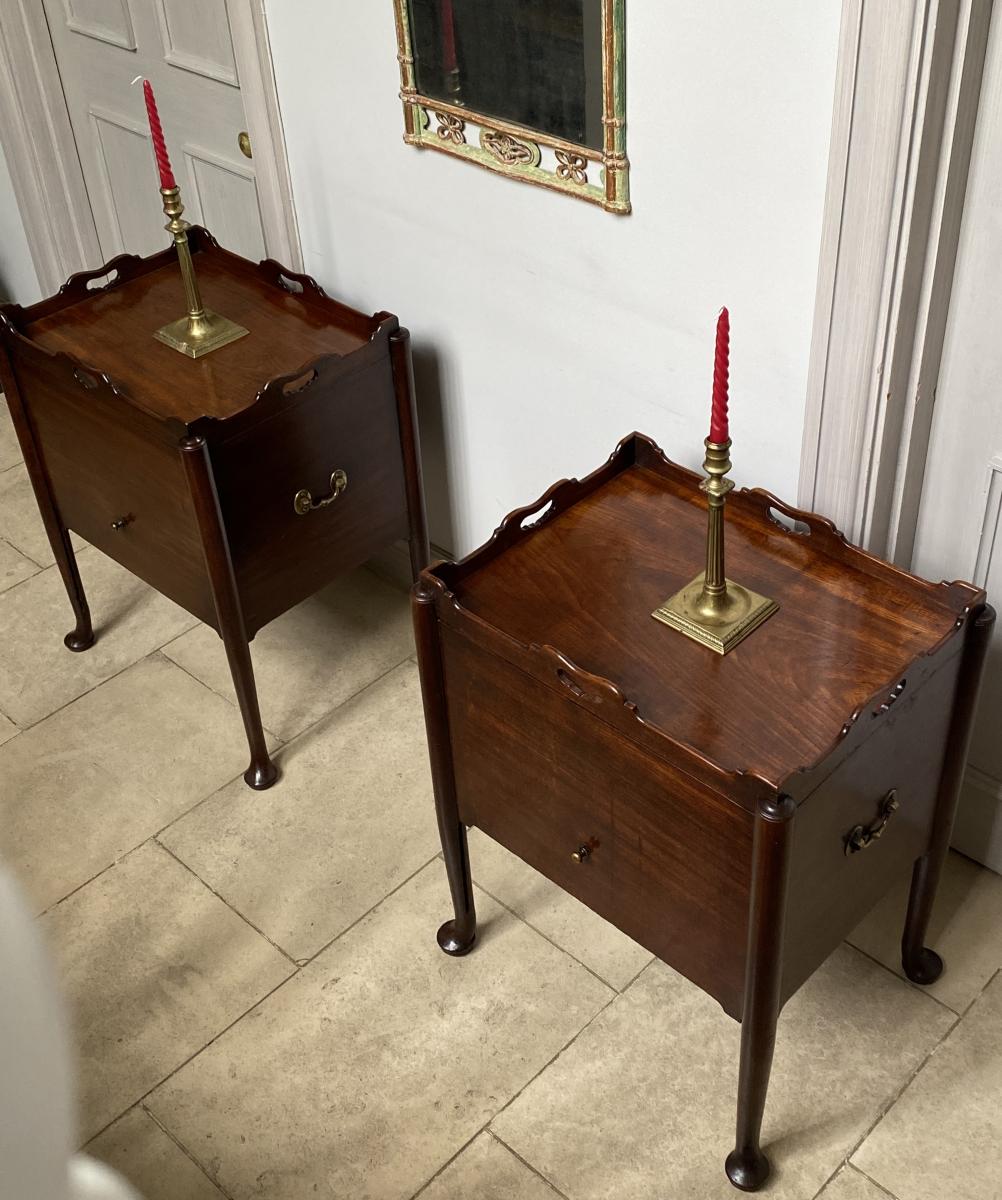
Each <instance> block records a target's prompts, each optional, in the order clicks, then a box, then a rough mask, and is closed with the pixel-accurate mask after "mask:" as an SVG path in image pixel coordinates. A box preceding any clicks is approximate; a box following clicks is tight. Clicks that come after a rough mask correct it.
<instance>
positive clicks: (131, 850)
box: [0, 650, 263, 936]
mask: <svg viewBox="0 0 1002 1200" xmlns="http://www.w3.org/2000/svg"><path fill="white" fill-rule="evenodd" d="M157 653H158V651H156V650H154V651H153V654H157ZM153 654H150V655H147V657H148V658H152V657H153ZM140 661H141V662H145V661H146V659H141V660H140ZM133 665H138V664H133ZM11 740H12V741H13V739H11ZM5 744H6V743H5ZM0 753H2V747H0ZM242 778H243V775H242V773H238V774H236V775H234V776H233V777H232V778H231V779H227V780H224V782H223V783H221V784H220V785H219V787H218V788H216V789H215V791H212V792H209V793H208V794H207V795H205V796H202V797H201V798H200V799H198V800H196V801H195V803H194V804H192V805H191V807H190V808H186V809H185V810H184V812H182V813H178V815H177V816H176V817H174V818H173V820H171V821H168V823H167V824H166V825H164V826H162V827H161V828H160V829H158V830H157V831H156V832H155V833H152V834H147V835H146V837H144V838H143V840H142V841H141V842H137V843H136V844H135V845H134V846H130V847H129V848H128V850H123V851H122V853H121V854H119V855H117V856H116V857H115V858H114V859H113V860H112V861H111V862H110V863H107V864H106V865H105V866H103V867H102V868H101V869H100V871H97V872H96V873H95V874H94V875H92V876H91V877H90V878H89V879H85V880H84V882H83V883H80V884H77V886H76V887H74V888H72V889H71V890H70V891H68V892H67V893H66V895H65V896H60V898H59V899H58V900H54V901H53V902H52V903H51V904H50V905H49V906H48V908H44V909H42V911H41V912H40V913H37V914H36V918H40V917H44V916H45V915H46V913H50V912H51V911H52V910H53V909H54V908H57V907H58V906H59V905H60V904H62V903H63V901H64V900H68V899H69V898H70V897H71V896H74V895H76V893H77V892H79V891H80V890H81V889H82V888H85V887H86V886H87V885H88V884H89V883H93V882H94V880H95V879H99V878H100V877H101V876H102V875H104V874H105V872H106V871H110V870H111V868H112V867H117V866H118V864H119V863H120V862H122V860H123V859H126V858H128V857H129V855H130V854H134V853H135V852H136V851H137V850H138V849H139V848H140V847H141V846H145V845H146V843H147V842H156V843H157V845H160V840H159V839H160V835H161V834H162V833H165V832H166V831H167V830H168V829H170V828H171V826H172V825H176V824H177V822H178V821H180V820H182V819H183V818H184V817H186V816H188V814H189V813H192V812H194V811H195V809H196V808H200V807H201V806H202V805H203V804H205V803H206V801H207V800H211V799H212V797H213V796H215V795H217V794H218V793H219V792H221V791H222V790H223V788H227V787H230V785H231V784H232V783H233V782H234V780H237V779H242ZM163 849H164V850H167V852H168V854H170V853H172V851H170V850H169V849H168V847H166V846H164V847H163ZM174 857H177V856H176V855H175V856H174ZM182 865H183V866H187V863H183V864H182ZM201 882H204V880H202V881H201ZM224 903H225V902H224ZM240 915H241V916H242V915H243V914H240ZM248 924H250V922H248ZM262 936H263V935H262Z"/></svg>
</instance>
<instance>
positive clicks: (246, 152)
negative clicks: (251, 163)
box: [237, 129, 254, 158]
mask: <svg viewBox="0 0 1002 1200" xmlns="http://www.w3.org/2000/svg"><path fill="white" fill-rule="evenodd" d="M237 145H238V146H239V147H240V153H241V154H242V155H243V156H244V158H253V157H254V152H253V150H251V140H250V134H249V133H248V132H247V130H246V129H245V130H244V131H243V132H242V133H241V134H240V136H239V137H238V138H237Z"/></svg>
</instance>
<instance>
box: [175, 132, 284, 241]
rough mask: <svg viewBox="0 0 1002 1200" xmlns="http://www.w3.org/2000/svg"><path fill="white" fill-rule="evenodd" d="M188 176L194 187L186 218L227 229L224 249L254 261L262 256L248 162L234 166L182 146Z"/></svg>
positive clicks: (190, 147)
mask: <svg viewBox="0 0 1002 1200" xmlns="http://www.w3.org/2000/svg"><path fill="white" fill-rule="evenodd" d="M184 156H185V160H186V162H187V166H188V170H187V174H188V177H189V178H190V179H191V180H192V182H193V184H194V187H193V188H192V190H191V191H190V192H189V193H188V195H189V197H190V204H189V217H190V219H191V220H192V221H197V222H198V224H199V225H205V226H206V228H208V229H221V228H222V226H223V225H224V224H227V225H228V227H229V230H230V233H229V236H228V242H227V245H228V248H229V249H230V250H235V251H236V253H237V254H242V255H243V256H244V257H245V258H250V259H253V260H254V261H255V262H256V261H258V260H259V259H262V258H264V257H265V247H264V236H263V234H262V232H261V216H260V213H259V211H258V206H257V188H256V187H255V185H254V171H253V169H252V168H251V165H250V163H249V162H247V160H246V159H244V162H245V163H247V165H246V166H237V165H236V164H235V163H232V162H227V161H226V160H225V159H221V158H217V157H216V155H214V154H210V153H209V152H208V150H203V149H202V148H201V147H198V146H185V148H184Z"/></svg>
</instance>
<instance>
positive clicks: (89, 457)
mask: <svg viewBox="0 0 1002 1200" xmlns="http://www.w3.org/2000/svg"><path fill="white" fill-rule="evenodd" d="M19 351H20V346H17V347H15V350H14V356H15V368H16V369H18V370H28V373H29V378H30V385H29V395H30V397H31V415H32V422H33V425H34V428H35V429H36V430H37V433H38V437H39V440H40V442H41V444H42V446H43V447H44V451H45V459H46V463H47V465H48V470H49V473H50V476H51V479H52V487H53V492H54V494H55V498H56V503H57V504H58V507H59V512H60V515H61V518H62V520H63V522H64V523H65V525H66V526H67V527H68V528H69V529H72V530H74V531H75V532H76V533H79V534H80V536H81V537H83V538H85V539H86V540H87V541H88V542H90V543H91V545H93V546H97V548H98V549H99V550H103V551H104V552H105V553H106V554H109V555H110V556H111V557H112V558H114V559H115V560H116V561H117V562H120V563H121V564H122V566H124V567H126V568H128V570H130V571H131V572H132V573H133V574H134V575H138V576H139V578H140V579H142V580H144V581H145V582H146V583H148V584H150V586H151V587H154V588H156V589H157V590H158V591H160V592H162V593H163V594H164V595H165V596H169V597H170V599H171V600H173V601H175V603H177V604H180V605H181V606H182V607H183V608H185V609H187V610H188V612H190V613H193V614H194V615H195V616H197V617H198V618H199V619H200V620H202V621H205V622H206V623H207V624H209V625H212V626H213V627H216V628H218V626H217V623H216V610H215V606H214V605H213V602H212V592H211V589H210V587H209V581H208V579H207V577H206V572H205V562H204V558H203V555H202V541H201V532H200V530H199V527H198V523H197V521H196V519H195V511H194V508H193V505H192V500H191V495H190V492H189V488H188V482H187V479H186V478H185V473H184V469H183V467H182V464H181V459H180V457H179V455H178V452H177V447H176V446H172V445H171V444H170V443H169V442H167V441H165V440H162V439H160V438H154V439H151V438H149V437H148V436H147V431H146V429H145V428H144V427H143V425H142V424H137V423H135V422H132V421H124V420H122V415H121V414H122V407H121V402H120V400H119V399H118V398H117V397H116V396H115V394H114V391H113V389H112V387H111V385H110V384H109V383H108V381H107V380H106V379H104V378H103V377H101V376H95V375H90V374H88V373H86V372H81V371H79V370H77V369H76V368H74V366H73V364H72V362H71V360H70V359H68V358H66V357H63V356H60V357H58V358H54V359H50V358H48V357H40V358H37V359H34V360H32V362H31V366H30V369H29V368H28V364H27V362H26V361H25V358H24V357H22V356H21V355H20V353H19ZM82 464H85V469H81V465H82Z"/></svg>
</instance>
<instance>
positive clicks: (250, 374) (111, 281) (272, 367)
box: [0, 229, 428, 788]
mask: <svg viewBox="0 0 1002 1200" xmlns="http://www.w3.org/2000/svg"><path fill="white" fill-rule="evenodd" d="M190 241H191V245H192V251H193V254H194V261H195V267H196V270H197V272H198V277H199V282H200V284H201V287H202V291H203V295H204V298H205V302H206V305H207V306H208V307H211V308H213V309H215V310H216V311H217V312H220V313H223V314H225V315H226V316H227V317H229V318H230V319H231V320H234V321H236V322H238V323H239V324H241V325H243V326H245V327H246V328H247V329H248V330H249V336H247V337H244V338H242V339H241V340H240V341H238V342H234V343H232V344H231V345H229V346H226V347H224V348H223V349H220V350H217V351H215V352H213V353H212V354H209V355H207V356H206V357H204V358H201V359H198V360H192V359H189V358H187V357H185V356H183V355H181V354H178V353H177V352H176V351H174V350H172V349H170V348H168V347H167V346H165V345H162V344H161V343H160V342H159V341H157V340H155V338H154V336H153V335H154V333H155V332H156V330H157V329H159V328H160V327H161V326H163V325H165V324H166V323H167V322H168V321H171V320H173V319H175V318H177V317H178V316H179V315H181V314H182V313H183V309H184V298H183V297H184V294H183V291H182V285H181V277H180V273H179V271H178V267H177V256H176V253H175V251H174V249H173V248H171V249H169V250H166V251H164V252H162V253H160V254H156V255H153V256H152V257H149V258H137V257H135V256H129V255H123V256H122V257H120V258H116V259H115V260H114V261H112V262H110V263H108V264H107V265H106V266H104V267H101V268H99V269H98V270H97V271H94V272H90V273H87V274H82V275H76V276H74V277H73V278H72V279H71V280H70V281H69V282H68V283H67V284H66V285H65V286H64V287H63V288H62V290H61V291H60V292H59V294H58V295H56V296H53V297H52V298H51V299H48V300H43V301H42V302H41V303H39V304H36V305H33V306H32V307H30V308H21V307H18V306H12V305H8V306H5V307H3V308H2V309H0V338H2V343H3V354H0V382H2V384H3V389H4V391H5V392H6V395H7V399H8V402H9V405H10V410H11V415H12V417H13V421H14V426H15V429H16V430H17V435H18V438H19V440H20V443H21V448H22V451H23V453H24V460H25V464H26V466H27V469H28V473H29V476H30V478H31V482H32V486H33V487H34V491H35V496H36V499H37V501H38V506H39V509H40V511H41V514H42V519H43V521H44V523H45V528H46V531H47V533H48V536H49V541H50V543H51V545H52V550H53V553H54V555H55V558H56V563H57V565H58V567H59V571H60V573H61V574H62V578H63V581H64V583H65V584H66V590H67V592H68V594H69V599H70V603H71V605H72V606H73V611H74V613H75V614H76V625H75V627H74V629H73V630H72V631H71V632H70V633H69V634H67V636H66V639H65V641H66V645H67V646H68V647H69V649H70V650H74V651H82V650H86V649H87V648H88V647H89V646H90V645H92V644H93V641H94V633H93V628H92V625H91V616H90V612H89V610H88V607H87V600H86V597H85V596H84V591H83V587H82V585H81V582H80V576H79V573H78V571H77V567H76V563H75V561H74V557H73V551H72V549H71V546H70V540H69V536H68V531H69V530H74V531H76V532H77V533H79V534H80V535H81V536H82V537H83V538H86V540H87V541H88V542H90V543H92V544H93V545H95V546H97V547H98V548H99V549H100V550H103V551H104V552H105V553H106V554H108V555H110V556H111V557H112V558H114V559H115V560H116V561H118V562H119V563H121V564H122V565H123V566H124V567H127V568H128V569H129V570H130V571H132V572H133V573H134V574H136V575H138V576H139V577H140V578H141V579H143V580H145V581H146V582H147V583H148V584H150V585H151V586H152V587H154V588H156V589H157V590H158V591H160V592H162V593H163V594H164V595H165V596H168V597H170V599H171V600H173V601H175V602H176V603H177V604H180V605H181V606H182V607H183V608H185V609H187V610H188V611H189V612H190V613H192V614H193V615H194V616H196V617H198V618H199V619H200V620H202V621H204V622H206V624H208V625H211V626H212V627H213V628H214V629H215V630H216V631H217V632H218V633H219V634H220V636H221V637H222V640H223V645H224V646H225V649H226V654H227V658H228V661H229V665H230V670H231V672H232V675H233V683H234V687H235V689H236V694H237V699H238V701H239V705H240V712H241V715H242V717H243V722H244V727H245V730H246V733H247V740H248V743H249V746H250V757H251V761H250V766H249V767H248V769H247V772H246V774H245V776H244V778H245V779H246V781H247V783H248V784H249V785H250V786H251V787H254V788H266V787H269V786H270V785H271V784H272V783H273V782H274V781H275V779H276V777H277V771H276V768H275V766H274V764H273V763H272V762H271V759H270V758H269V755H268V750H267V747H266V745H265V740H264V735H263V732H262V728H261V716H260V712H259V708H258V698H257V692H256V688H255V683H254V673H253V668H252V664H251V656H250V650H249V645H248V643H249V641H250V639H252V638H253V636H254V634H255V633H256V632H257V630H259V629H260V628H261V627H262V626H263V625H266V624H267V623H268V622H269V621H271V620H274V618H275V617H277V616H279V615H280V614H281V613H283V612H285V611H286V609H288V608H291V607H292V606H293V605H295V604H298V603H299V602H300V601H301V600H304V599H306V597H307V596H310V595H312V593H313V592H315V591H317V590H318V589H319V588H321V587H323V586H324V585H325V584H327V583H329V582H330V581H331V579H333V578H334V577H335V576H336V575H337V574H338V573H340V572H341V571H345V570H348V569H350V568H352V567H355V566H357V565H358V564H360V563H362V562H364V561H365V560H366V559H368V558H369V557H371V556H372V555H373V554H375V553H376V552H377V551H379V550H381V549H383V548H384V547H386V546H387V545H389V544H391V543H392V542H394V541H396V540H397V539H399V538H403V537H406V538H408V539H409V542H410V556H411V566H412V569H413V571H414V573H415V575H416V574H417V572H418V571H419V570H420V569H421V567H422V566H424V565H425V563H426V562H427V559H428V540H427V533H426V529H425V517H424V503H423V498H422V489H421V464H420V455H419V448H418V436H417V425H416V416H415V407H414V393H413V386H412V377H411V365H410V351H409V342H408V334H407V331H406V330H404V329H401V328H400V326H399V323H398V322H397V319H396V317H393V316H391V315H390V314H389V313H377V314H376V315H375V316H373V317H369V316H365V315H364V314H362V313H359V312H355V311H353V310H352V309H350V308H348V307H346V306H345V305H343V304H339V303H338V302H337V301H336V300H332V299H331V298H330V297H328V296H327V295H325V294H324V292H323V291H322V290H321V289H320V287H319V286H318V285H317V284H316V283H315V282H314V281H313V280H312V279H310V278H308V277H307V276H303V275H295V274H293V273H292V272H290V271H286V270H285V269H284V268H283V267H281V266H279V264H278V263H275V262H271V261H268V262H263V263H260V264H253V263H250V262H248V261H247V260H245V259H242V258H239V257H238V256H237V255H234V254H230V253H228V252H227V251H225V250H222V249H220V247H219V246H218V245H217V244H216V243H215V241H214V240H213V239H212V237H211V236H210V235H209V234H208V233H206V231H205V230H202V229H192V230H191V233H190Z"/></svg>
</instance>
